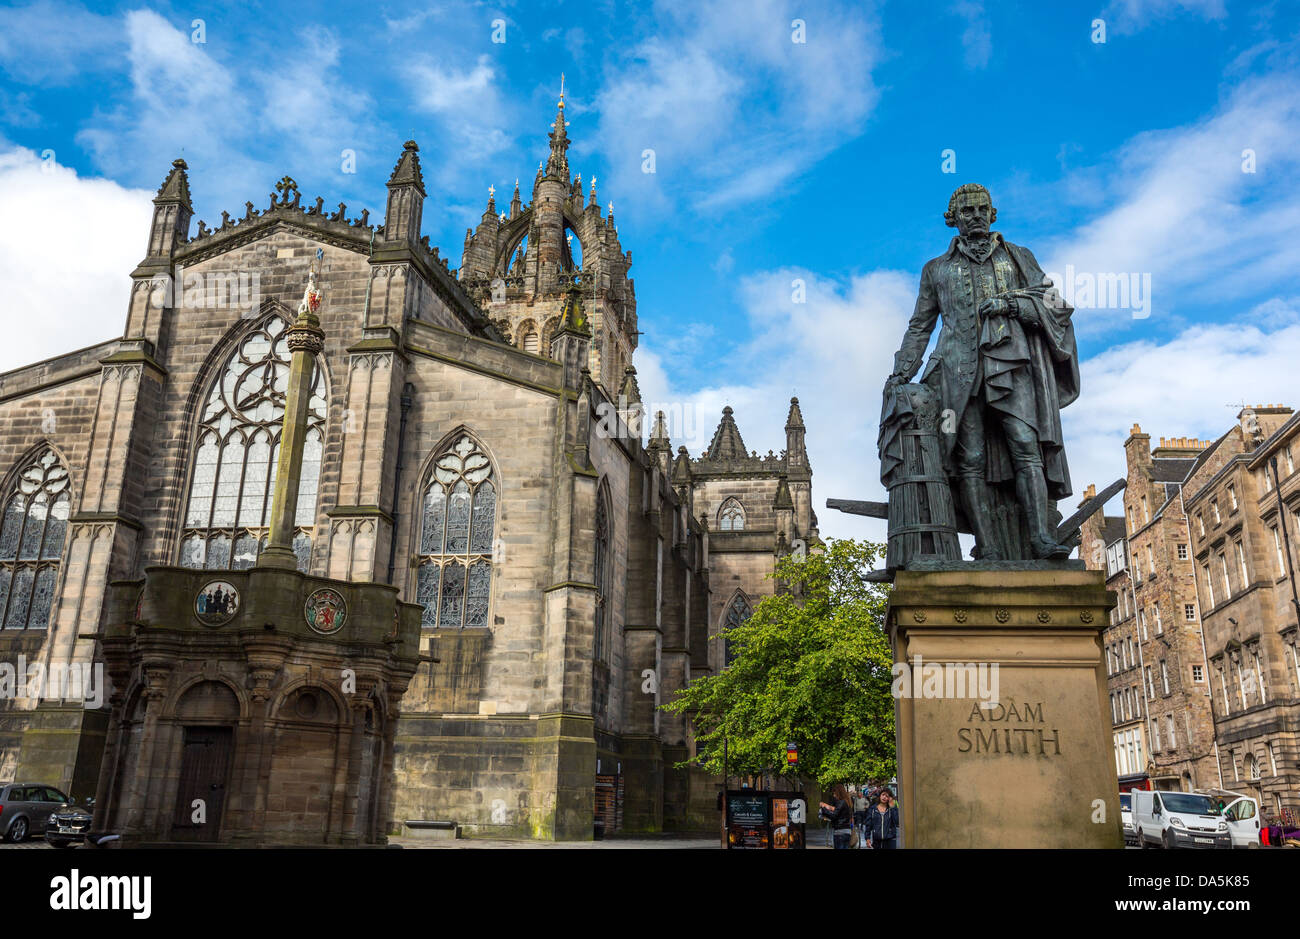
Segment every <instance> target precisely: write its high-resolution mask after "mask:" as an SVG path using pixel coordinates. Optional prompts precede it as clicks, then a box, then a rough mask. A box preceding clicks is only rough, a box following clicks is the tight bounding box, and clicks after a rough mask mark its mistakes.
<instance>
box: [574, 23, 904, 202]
mask: <svg viewBox="0 0 1300 939" xmlns="http://www.w3.org/2000/svg"><path fill="white" fill-rule="evenodd" d="M796 16H797V17H798V18H799V19H800V20H802V22H803V31H804V37H805V38H806V41H805V42H794V41H792V38H793V37H794V34H795V30H796V28H795V27H793V26H792V22H793V18H794V17H796ZM656 20H657V22H658V23H659V24H660V29H659V31H658V33H657V34H656V35H655V36H653V37H651V38H649V39H646V40H644V41H642V42H641V43H639V44H637V45H636V46H634V47H633V48H632V49H631V50H630V51H629V52H628V53H627V54H626V56H625V57H624V58H623V59H622V60H621V61H619V62H617V63H616V64H615V65H614V66H613V67H611V69H610V72H609V76H608V79H607V81H606V83H605V86H604V88H603V89H602V91H601V92H600V94H599V96H598V99H597V101H596V106H597V108H598V110H599V113H600V124H599V127H598V129H597V130H596V132H595V133H594V134H593V135H592V138H593V139H597V140H599V141H600V142H601V149H602V151H603V155H604V156H605V158H606V162H607V164H608V169H607V172H609V174H610V176H611V179H610V182H611V183H612V184H613V187H614V189H615V190H616V191H617V192H618V193H619V195H620V197H621V198H624V199H633V200H634V202H635V204H636V206H637V208H638V211H645V210H646V209H647V208H649V209H659V210H665V209H667V208H669V207H670V206H673V205H676V204H678V203H679V202H686V203H688V204H691V205H693V206H694V207H696V208H698V209H701V210H705V209H719V208H723V207H726V206H728V205H732V204H735V203H739V202H745V201H749V200H752V199H756V198H762V197H769V196H770V195H771V194H772V193H773V192H774V191H776V190H777V189H779V187H781V186H782V185H784V184H787V183H788V182H790V181H791V180H792V179H794V178H795V177H796V176H797V175H798V174H799V173H800V172H801V171H803V170H804V169H806V168H807V167H808V166H810V165H811V164H812V163H814V162H816V161H817V160H818V159H820V158H821V157H823V156H824V155H826V154H827V153H828V152H830V151H831V150H833V149H834V148H835V147H836V146H838V145H839V144H841V143H842V142H844V141H846V140H848V139H851V138H852V137H854V136H855V135H856V134H857V133H858V132H859V131H860V129H861V126H862V123H863V121H864V120H865V118H866V116H867V114H868V113H869V112H870V110H871V108H872V107H873V106H874V104H875V101H876V98H877V92H876V89H875V87H874V85H873V84H872V80H871V69H872V67H873V66H874V65H875V62H876V58H877V56H878V54H879V40H878V38H877V27H876V24H875V21H874V18H873V16H872V14H871V13H869V12H866V11H863V10H862V9H860V8H856V7H853V6H847V5H846V6H839V5H836V4H832V3H817V4H809V5H808V6H807V7H806V8H804V9H800V10H799V11H796V12H794V13H791V12H788V11H787V9H786V7H785V6H783V5H781V4H779V3H777V2H775V0H753V2H740V0H732V2H729V3H722V4H705V5H702V6H701V5H697V4H687V3H684V2H680V3H679V2H665V3H661V4H659V7H658V9H657V11H656ZM579 146H582V142H581V141H579ZM645 150H653V151H654V152H655V164H656V171H655V173H654V174H649V173H645V172H643V171H642V163H643V159H644V157H643V153H644V151H645Z"/></svg>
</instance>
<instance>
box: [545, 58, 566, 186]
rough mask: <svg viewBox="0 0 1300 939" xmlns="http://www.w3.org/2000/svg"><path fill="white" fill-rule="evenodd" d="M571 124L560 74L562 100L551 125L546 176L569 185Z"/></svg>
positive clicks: (562, 78)
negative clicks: (569, 127)
mask: <svg viewBox="0 0 1300 939" xmlns="http://www.w3.org/2000/svg"><path fill="white" fill-rule="evenodd" d="M568 124H569V122H568V121H566V120H565V119H564V74H563V73H561V74H560V100H559V101H558V102H557V103H556V107H555V122H554V123H553V124H551V133H550V138H551V156H550V159H548V160H547V161H546V175H547V176H550V177H554V178H556V179H562V180H564V183H565V185H566V186H567V185H568V183H569V156H568V153H569V135H568V133H566V131H565V128H566V127H568Z"/></svg>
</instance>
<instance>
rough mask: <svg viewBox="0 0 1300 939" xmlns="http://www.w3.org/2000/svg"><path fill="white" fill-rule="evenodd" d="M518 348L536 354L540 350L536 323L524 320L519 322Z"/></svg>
mask: <svg viewBox="0 0 1300 939" xmlns="http://www.w3.org/2000/svg"><path fill="white" fill-rule="evenodd" d="M518 336H519V348H521V349H523V350H524V351H525V352H531V353H532V354H533V355H537V354H538V353H539V352H540V351H541V347H542V345H541V338H540V337H539V336H538V335H537V324H536V323H534V322H533V321H532V320H524V321H523V322H522V323H520V324H519V332H518Z"/></svg>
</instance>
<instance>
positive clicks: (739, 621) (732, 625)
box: [722, 593, 754, 665]
mask: <svg viewBox="0 0 1300 939" xmlns="http://www.w3.org/2000/svg"><path fill="white" fill-rule="evenodd" d="M753 613H754V610H753V607H751V606H750V605H749V600H747V599H746V598H745V595H744V594H743V593H738V594H736V595H735V596H734V597H732V599H731V602H730V603H729V604H727V609H726V610H725V611H724V612H723V614H722V628H723V629H736V628H737V627H739V626H744V625H745V623H746V622H748V621H749V618H750V616H752V615H753ZM735 658H736V652H735V650H734V649H733V648H732V646H731V637H730V636H726V637H724V638H723V664H724V665H730V664H731V663H732V662H733V661H734V660H735Z"/></svg>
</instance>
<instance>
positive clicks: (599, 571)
mask: <svg viewBox="0 0 1300 939" xmlns="http://www.w3.org/2000/svg"><path fill="white" fill-rule="evenodd" d="M605 503H606V500H605V493H604V491H601V492H598V493H597V494H596V551H595V571H594V574H595V584H596V640H595V657H596V658H597V659H598V660H601V661H603V660H604V658H605V645H606V642H607V639H606V635H605V633H606V630H607V628H608V627H607V623H608V620H609V596H608V593H609V591H608V583H609V510H608V508H607V507H606V504H605Z"/></svg>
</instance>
